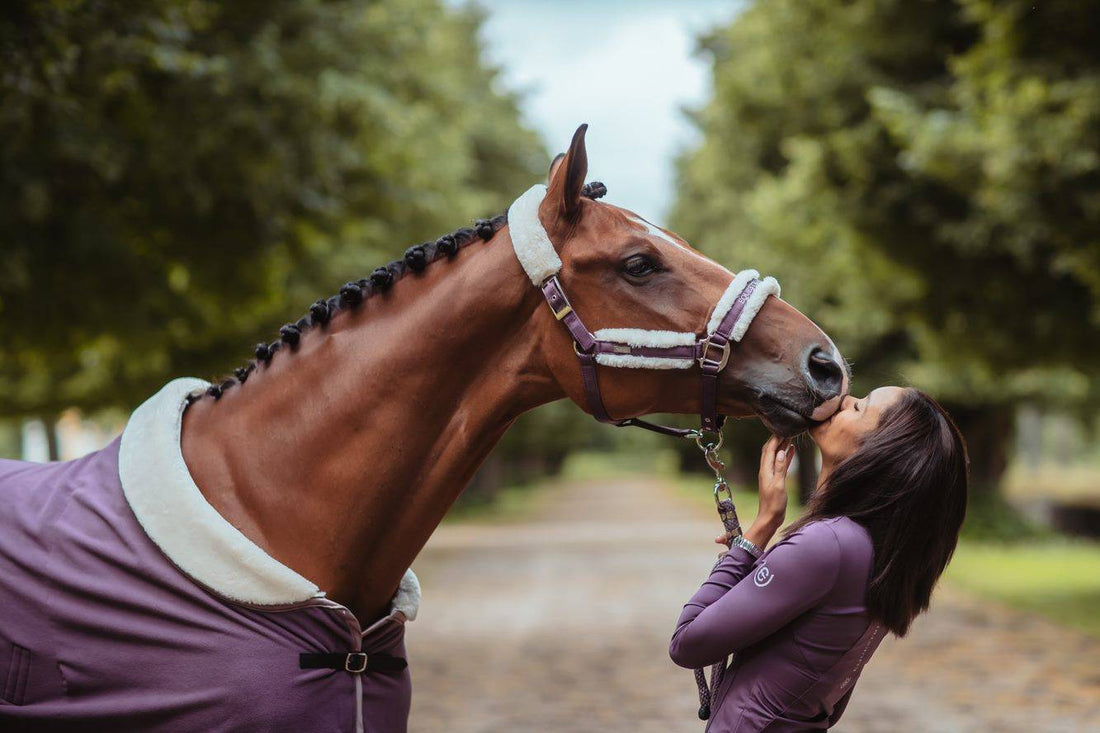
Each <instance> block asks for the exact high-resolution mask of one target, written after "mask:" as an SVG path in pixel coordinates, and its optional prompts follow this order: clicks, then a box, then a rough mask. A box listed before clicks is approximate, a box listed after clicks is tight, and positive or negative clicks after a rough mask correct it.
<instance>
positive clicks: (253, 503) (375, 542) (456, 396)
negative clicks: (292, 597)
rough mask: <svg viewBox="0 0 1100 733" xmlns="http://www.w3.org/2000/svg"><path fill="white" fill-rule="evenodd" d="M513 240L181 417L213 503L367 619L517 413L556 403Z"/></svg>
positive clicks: (366, 306)
mask: <svg viewBox="0 0 1100 733" xmlns="http://www.w3.org/2000/svg"><path fill="white" fill-rule="evenodd" d="M539 303H540V300H539V297H538V293H537V291H536V290H535V289H534V288H532V287H531V285H530V283H529V281H528V280H527V278H526V276H525V275H524V273H523V271H522V270H521V268H520V267H519V264H518V262H517V261H516V259H515V256H514V254H513V253H512V248H511V243H510V242H509V240H508V236H507V230H504V231H502V232H501V233H500V234H498V235H497V236H496V238H495V239H494V241H493V242H492V243H491V244H484V243H475V244H472V245H470V246H468V247H465V248H463V250H462V251H461V252H460V253H459V254H458V256H457V258H456V259H455V260H454V261H452V262H445V261H440V262H436V263H434V264H432V265H431V266H429V267H428V268H427V270H426V271H425V272H424V273H423V274H421V275H418V276H407V277H406V278H405V279H403V280H401V281H400V282H398V283H397V284H396V285H395V286H394V287H393V289H392V290H391V291H390V292H389V293H386V294H384V295H375V296H374V297H372V298H370V299H368V300H367V301H365V302H364V303H363V304H362V305H361V306H359V308H358V309H357V310H356V311H354V312H344V313H341V314H340V315H339V316H337V317H335V318H334V319H333V320H332V322H331V323H330V324H329V326H328V327H327V328H326V329H325V330H324V331H321V330H318V329H311V330H308V331H307V332H306V333H305V334H304V335H303V337H302V341H301V344H300V345H299V347H298V348H297V350H296V351H295V352H293V353H291V352H289V350H284V351H281V352H279V353H278V354H277V355H276V356H275V358H274V360H273V361H272V362H271V364H270V365H269V366H268V367H266V368H263V369H259V370H257V371H256V372H255V373H254V374H253V375H252V376H251V377H249V379H248V381H247V383H246V384H245V385H244V386H242V387H237V388H232V389H230V390H227V392H226V394H225V396H224V397H222V398H221V400H219V401H217V402H214V401H213V400H212V399H210V398H205V399H203V400H200V401H199V402H196V403H195V404H194V405H192V407H191V408H190V409H189V410H188V411H187V413H186V415H185V420H184V432H183V450H184V457H185V459H186V461H187V464H188V467H189V468H190V470H191V473H192V474H193V476H194V478H195V481H196V483H197V484H198V486H199V488H200V490H202V492H203V494H204V495H205V496H206V497H207V499H208V500H209V501H210V502H211V503H212V504H213V505H214V507H215V508H217V509H218V510H219V511H220V512H221V513H222V514H223V516H225V517H226V518H227V519H228V520H229V521H230V522H232V523H233V524H235V525H236V526H237V527H238V528H239V529H240V530H241V531H242V532H244V533H245V535H247V536H248V537H249V538H251V539H252V540H254V541H255V542H257V544H259V545H260V546H261V547H263V548H264V549H266V550H267V551H268V552H269V553H270V554H271V555H273V556H274V557H275V558H276V559H278V560H280V561H282V562H283V563H284V564H286V565H288V566H289V567H291V568H293V569H295V570H297V571H298V572H299V573H300V574H302V575H304V576H305V577H307V578H309V579H310V580H312V581H313V582H315V583H317V584H318V585H319V586H320V587H321V588H322V589H324V590H325V591H327V592H328V594H329V596H330V597H332V598H334V599H336V600H338V601H340V602H343V603H345V604H346V605H348V606H350V607H351V608H352V609H353V610H355V611H356V612H357V613H359V614H361V615H362V616H364V617H367V618H373V617H374V616H375V615H377V614H378V613H380V612H382V611H383V610H384V609H385V607H386V604H387V602H388V600H389V598H390V596H391V595H392V593H393V591H394V590H395V588H396V587H397V584H398V581H399V580H400V578H401V575H402V573H403V572H404V570H405V568H407V567H408V565H409V564H410V563H411V562H412V560H413V558H414V557H415V556H416V554H417V553H418V552H419V551H420V549H421V548H422V547H423V545H424V543H425V542H427V539H428V537H429V536H430V535H431V533H432V530H434V529H435V527H436V526H437V525H438V524H439V522H440V520H441V519H442V518H443V515H444V514H445V513H446V511H447V510H448V509H449V508H450V506H451V504H452V503H453V502H454V500H455V499H456V498H457V497H458V494H459V493H460V492H461V491H462V489H463V488H464V487H465V485H466V484H467V482H468V481H469V479H470V478H471V477H472V475H473V473H474V471H475V470H476V469H477V467H478V465H479V464H480V463H481V462H482V460H483V459H484V458H485V456H486V455H487V454H488V453H489V451H490V450H491V449H492V447H493V446H494V445H495V444H496V442H497V441H498V440H499V439H500V437H501V435H503V433H504V431H505V430H506V429H507V427H508V426H509V425H510V424H511V422H512V421H513V420H514V419H515V418H516V417H517V416H518V415H519V414H520V413H522V412H523V411H525V410H528V409H530V408H532V407H534V406H536V405H538V404H541V403H543V402H547V401H550V400H552V399H556V398H558V397H560V396H561V394H560V392H559V389H558V388H557V387H556V385H555V383H554V382H553V381H552V380H551V379H550V377H549V374H548V371H547V369H546V368H545V366H544V364H543V361H542V359H541V357H540V350H539V345H538V344H537V343H536V335H535V334H536V331H535V329H534V328H532V327H530V325H529V321H530V319H531V317H532V315H533V314H534V312H535V309H536V308H537V307H538V306H539Z"/></svg>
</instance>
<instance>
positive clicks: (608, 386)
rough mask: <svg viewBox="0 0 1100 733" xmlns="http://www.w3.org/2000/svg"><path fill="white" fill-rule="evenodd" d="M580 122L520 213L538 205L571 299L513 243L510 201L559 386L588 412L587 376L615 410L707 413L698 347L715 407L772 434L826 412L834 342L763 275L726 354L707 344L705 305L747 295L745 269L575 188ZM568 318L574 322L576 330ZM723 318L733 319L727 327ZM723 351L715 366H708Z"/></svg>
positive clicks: (830, 405)
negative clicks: (759, 422)
mask: <svg viewBox="0 0 1100 733" xmlns="http://www.w3.org/2000/svg"><path fill="white" fill-rule="evenodd" d="M585 129H586V126H582V127H581V128H579V129H578V130H577V133H576V134H575V135H574V137H573V142H572V144H571V145H570V149H569V152H568V153H566V154H565V156H564V157H562V158H559V159H558V160H557V161H555V164H554V165H553V166H552V167H551V171H550V178H549V186H548V187H547V189H546V193H545V196H544V197H542V194H541V191H539V192H536V194H537V196H536V197H535V198H533V199H532V201H533V202H534V203H533V204H531V203H529V204H528V207H527V208H528V216H529V218H530V220H531V221H532V222H534V217H535V216H536V213H537V219H538V221H537V222H534V223H533V224H531V225H530V226H531V227H533V228H534V229H536V230H537V229H539V228H538V227H537V224H538V223H541V225H542V230H545V235H548V238H549V243H550V244H552V246H553V249H554V250H555V251H556V254H557V256H558V258H560V263H556V265H557V266H558V267H560V270H559V271H558V275H557V280H558V281H559V282H560V286H561V290H562V291H564V292H565V293H567V294H568V299H569V301H571V303H569V304H564V303H557V304H556V300H555V299H556V298H558V296H557V294H556V292H555V291H554V288H553V286H551V287H550V289H549V290H548V289H547V283H548V281H549V276H547V274H546V273H549V272H551V271H552V270H553V265H551V266H546V263H544V262H543V261H542V260H540V259H539V255H538V253H537V252H536V253H535V254H532V252H531V251H524V249H523V248H524V247H527V248H528V250H530V248H531V245H530V244H529V243H528V242H525V241H522V240H524V239H525V238H526V239H531V238H532V237H534V236H535V235H534V234H532V233H531V232H530V231H527V232H525V231H522V230H521V225H523V222H521V221H520V219H521V218H522V217H523V215H524V211H523V210H522V209H523V204H522V203H521V202H523V201H524V199H523V198H521V199H520V200H518V201H517V203H516V204H515V205H513V208H512V210H511V211H510V212H509V226H510V228H511V229H512V230H513V240H514V243H515V244H516V247H517V254H519V255H521V262H523V264H524V268H525V269H526V270H527V272H528V274H529V275H530V276H531V279H532V281H534V282H535V283H536V284H537V285H541V286H542V287H543V290H544V294H545V295H546V297H547V299H548V300H549V301H550V303H551V309H542V310H543V312H544V314H545V317H543V316H539V317H538V318H537V319H536V320H537V323H538V326H537V327H538V328H539V330H540V334H539V335H540V337H541V339H542V343H543V344H544V354H545V358H546V359H547V361H548V364H549V367H550V371H551V372H552V373H553V375H554V378H555V379H556V380H557V381H558V382H559V384H560V385H561V387H562V389H563V390H564V391H565V393H566V394H567V395H568V396H569V397H570V398H571V399H573V400H574V401H575V402H576V403H577V404H579V405H580V406H581V407H583V408H584V409H586V410H587V411H589V412H593V413H598V412H599V406H598V405H593V397H592V395H593V387H592V385H591V381H592V379H593V377H594V375H595V374H597V373H598V383H599V386H598V388H597V389H596V394H597V395H602V401H603V404H604V405H605V406H606V412H607V413H610V414H611V415H613V416H614V417H615V418H617V419H619V418H625V417H631V416H636V415H643V414H647V413H652V412H673V413H699V412H701V411H704V412H705V403H706V401H707V400H706V398H705V397H704V395H703V393H704V390H703V389H702V388H701V381H702V380H701V374H700V371H701V368H700V361H699V357H701V356H702V357H704V358H705V359H707V358H709V359H710V360H711V369H712V371H715V372H717V378H716V379H715V380H714V381H713V385H714V391H715V393H716V394H715V395H714V397H715V402H716V404H717V409H718V411H720V412H721V413H722V414H725V415H730V416H748V415H752V414H755V415H758V416H759V417H761V418H762V419H763V421H764V422H765V424H766V425H767V426H768V427H769V428H770V429H772V430H773V431H775V432H777V433H779V434H781V435H785V436H790V435H795V434H797V433H800V432H802V431H803V430H805V429H806V428H807V427H809V426H810V425H811V424H812V423H813V422H814V421H816V420H823V419H825V418H827V417H829V416H830V415H831V414H832V413H833V412H835V410H836V408H837V406H838V405H839V403H840V400H841V398H842V397H843V395H844V394H846V393H847V391H848V374H847V370H846V368H845V366H844V362H843V360H842V359H841V356H840V353H839V351H838V350H837V349H836V347H835V346H834V345H833V343H832V341H831V340H830V339H829V337H828V336H826V335H825V333H823V332H822V330H821V329H820V328H818V327H817V326H816V325H815V324H814V323H813V322H812V321H810V319H808V318H806V316H804V315H802V314H801V313H799V312H798V311H797V310H796V309H795V308H793V307H792V306H790V305H788V304H787V303H786V302H784V301H783V300H780V299H779V298H778V297H768V293H769V292H771V293H773V294H775V291H776V290H777V288H772V286H773V285H774V281H771V280H770V278H769V279H768V280H765V281H764V282H763V283H758V285H760V287H758V288H757V290H758V291H759V292H756V294H755V297H751V292H752V291H751V289H750V290H749V291H748V292H749V293H750V297H748V299H747V306H746V313H745V316H746V317H743V318H742V321H743V323H741V324H740V331H739V330H738V329H737V328H733V329H732V330H733V333H732V334H729V335H731V339H730V341H731V343H730V344H729V350H728V353H724V349H722V348H718V347H717V346H714V345H713V344H712V345H711V346H710V347H707V346H706V341H705V339H706V337H707V335H708V333H713V332H714V330H715V325H716V319H715V318H714V317H713V314H714V313H715V311H716V309H718V311H719V314H718V318H719V319H720V318H721V316H722V314H723V313H724V312H725V311H726V310H729V308H730V303H732V302H733V301H734V300H735V299H736V298H737V296H738V295H742V296H744V294H743V293H742V290H741V288H742V285H743V284H744V283H746V282H749V281H750V280H751V275H750V274H748V273H743V274H742V275H739V276H738V277H737V281H736V282H735V276H734V274H733V273H732V272H730V271H729V270H727V269H726V268H724V267H722V266H721V265H719V264H718V263H716V262H714V261H712V260H710V259H708V258H707V257H704V256H703V255H701V254H700V253H698V252H697V251H695V250H694V249H692V248H691V247H690V246H689V245H688V244H687V243H686V242H684V241H683V240H682V239H680V238H679V237H677V236H676V235H674V234H672V233H670V232H666V231H664V230H662V229H660V228H658V227H656V226H654V225H653V224H650V223H649V222H647V221H646V220H645V219H643V218H642V217H640V216H638V215H637V214H634V213H633V212H630V211H627V210H626V209H622V208H619V207H617V206H613V205H610V204H607V203H603V202H599V201H596V200H594V198H591V197H589V196H586V195H585V194H586V191H585V188H584V182H585V177H586V174H587V171H588V158H587V154H586V152H585V146H584V133H585ZM529 193H531V192H529ZM587 193H591V192H587ZM539 197H541V203H539ZM535 207H537V209H536V208H535ZM540 231H541V230H540ZM536 234H538V236H539V237H543V241H544V242H545V237H544V236H543V235H542V234H540V233H539V232H536ZM549 246H550V245H546V247H547V250H548V249H549ZM553 255H554V252H549V251H547V253H546V257H544V258H543V259H547V258H550V259H554V260H556V259H557V258H554V257H553ZM525 260H526V261H525ZM740 300H741V301H745V297H742V298H741V299H740ZM741 305H745V303H744V302H742V303H741V304H740V305H738V306H735V311H734V315H736V309H737V308H739V307H740V306H741ZM570 306H571V308H570ZM551 311H553V312H551ZM570 312H571V314H572V315H571V314H570ZM753 312H755V317H754V316H753ZM555 315H557V316H558V318H557V319H556V318H555V317H554V316H555ZM578 316H579V318H580V319H583V325H580V332H582V333H581V338H580V339H578V338H577V334H578V332H579V331H578V329H577V324H578V323H580V321H579V320H577V317H578ZM559 320H562V321H564V322H565V324H566V326H568V330H567V329H566V328H562V325H561V324H560V323H559V322H558V321H559ZM732 320H733V318H732V316H731V324H732ZM570 321H572V325H570ZM750 324H751V325H750ZM745 326H749V327H748V329H747V331H744V327H745ZM589 329H590V331H589V333H594V334H595V338H596V339H598V340H599V341H600V342H601V343H600V344H598V348H588V347H586V346H585V344H583V343H581V342H582V341H584V338H585V337H584V336H583V332H584V331H587V330H589ZM729 330H731V329H727V333H728V331H729ZM742 331H743V333H742ZM571 332H572V333H571ZM738 339H740V340H739V341H738ZM571 342H573V343H571ZM620 344H621V346H620ZM719 345H720V344H719ZM585 351H590V352H592V353H591V355H589V357H588V358H589V364H590V367H589V369H588V370H587V371H588V373H587V374H584V373H583V371H582V368H581V367H579V366H578V355H579V356H580V358H581V362H582V364H583V362H584V360H585V358H586V355H585V353H584V352H585ZM597 352H598V353H597ZM727 355H728V361H726V362H725V363H724V368H721V367H718V368H715V367H716V366H717V365H718V364H719V363H722V357H724V356H727ZM593 361H595V362H598V363H599V365H600V368H599V369H598V370H596V369H595V367H594V366H591V364H592V362H593ZM586 379H587V380H588V382H589V384H588V385H586V383H585V382H586ZM597 400H598V398H597ZM597 416H599V415H598V414H597Z"/></svg>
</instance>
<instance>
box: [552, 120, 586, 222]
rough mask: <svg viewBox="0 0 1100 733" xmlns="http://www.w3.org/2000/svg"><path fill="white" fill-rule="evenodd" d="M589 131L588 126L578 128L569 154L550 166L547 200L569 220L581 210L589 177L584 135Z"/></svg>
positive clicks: (556, 159) (559, 157) (560, 157)
mask: <svg viewBox="0 0 1100 733" xmlns="http://www.w3.org/2000/svg"><path fill="white" fill-rule="evenodd" d="M587 130H588V125H587V124H584V125H581V126H580V127H578V128H577V131H576V132H575V133H573V141H572V142H571V143H570V144H569V152H567V153H566V154H565V156H564V157H563V156H558V157H556V158H554V162H553V163H551V164H550V185H549V189H548V190H547V193H546V198H547V200H549V201H551V202H553V203H554V204H555V205H556V206H557V208H558V211H559V212H560V213H561V215H562V216H564V217H565V218H567V219H573V218H575V217H576V215H577V214H578V213H579V212H580V210H581V192H582V191H583V190H584V179H585V177H586V176H587V175H588V152H587V151H586V150H585V147H584V133H585V132H586V131H587Z"/></svg>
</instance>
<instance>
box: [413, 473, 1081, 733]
mask: <svg viewBox="0 0 1100 733" xmlns="http://www.w3.org/2000/svg"><path fill="white" fill-rule="evenodd" d="M703 484H705V481H703V482H701V485H700V491H706V490H707V487H706V486H705V485H703ZM535 502H536V505H535V506H534V507H533V509H532V512H531V514H530V515H529V518H528V519H524V520H521V521H514V522H509V523H495V522H494V523H484V524H453V525H447V526H444V527H443V528H441V529H440V530H439V531H438V532H437V533H436V534H435V536H434V537H433V538H432V540H431V542H430V543H429V544H428V546H427V548H425V550H424V552H423V553H422V554H421V556H420V557H419V558H418V559H417V561H416V564H415V566H414V567H415V569H416V571H417V573H418V574H419V575H420V579H421V582H422V583H423V586H424V605H423V608H422V610H421V613H420V617H419V618H418V619H417V621H416V622H415V623H412V624H410V625H409V627H408V629H409V633H408V644H409V656H410V661H411V664H412V670H413V680H414V694H413V709H412V718H411V721H410V728H411V730H412V731H413V732H414V733H438V732H439V731H455V732H458V733H465V732H469V733H474V732H479V733H480V732H490V731H492V732H496V731H631V732H635V731H637V732H641V733H645V732H650V731H651V732H653V733H666V732H672V731H694V732H698V731H701V730H702V724H701V723H700V722H699V721H698V720H697V719H696V718H695V709H696V707H697V705H698V703H697V700H696V697H695V685H694V683H693V681H692V678H691V674H690V673H689V672H686V671H684V670H682V669H679V668H677V667H676V666H674V665H673V664H672V662H670V661H669V659H668V653H667V644H668V637H669V635H670V634H671V632H672V627H673V624H674V623H675V620H676V617H677V615H678V614H679V612H680V607H681V605H682V604H683V602H684V601H685V600H687V598H688V597H689V596H690V595H691V594H692V593H693V592H694V591H695V589H696V588H697V587H698V585H699V583H700V582H701V581H702V579H703V578H704V577H705V575H706V572H707V571H708V570H709V568H710V566H711V564H712V563H713V561H714V558H715V549H716V548H714V549H712V548H713V546H712V545H708V543H709V541H710V539H709V538H711V537H713V536H714V535H715V534H716V533H717V526H718V525H717V521H718V520H717V518H716V517H713V516H711V515H709V514H708V513H706V512H705V511H703V510H702V509H701V508H700V507H698V506H696V505H694V504H692V503H690V502H684V501H682V500H679V499H677V498H675V497H674V496H673V494H672V492H671V490H670V489H667V488H666V487H665V486H663V485H661V484H660V483H658V482H655V481H646V480H639V479H620V480H616V481H601V482H597V483H589V484H585V483H572V484H563V485H561V486H558V487H555V488H553V489H551V490H547V491H545V492H541V493H540V494H539V495H538V496H537V497H536V499H535ZM838 730H841V731H989V730H997V731H1006V732H1010V733H1011V732H1013V731H1021V732H1023V731H1028V732H1029V733H1030V731H1036V730H1041V731H1087V730H1093V731H1100V640H1096V639H1092V638H1090V637H1087V636H1085V635H1082V634H1078V633H1074V632H1071V631H1066V630H1063V629H1061V628H1058V627H1055V626H1053V625H1051V624H1048V623H1046V622H1043V621H1041V620H1038V619H1035V618H1033V617H1030V616H1027V615H1024V614H1020V613H1016V612H1013V611H1010V610H1008V609H1004V608H998V607H991V606H990V605H988V604H979V603H977V602H975V601H973V600H972V599H970V598H969V597H967V596H965V595H963V594H960V593H958V592H952V590H951V589H950V588H948V589H945V590H943V591H941V592H939V593H938V595H937V597H936V599H935V602H934V606H933V609H932V611H930V612H929V613H928V614H926V616H924V617H922V618H921V619H920V620H918V622H917V623H916V624H915V626H914V629H913V631H912V632H911V634H910V636H909V638H907V639H905V640H903V641H894V640H892V639H888V640H887V641H885V642H884V643H883V646H882V647H881V648H880V650H879V652H878V654H876V656H875V658H874V659H873V660H872V661H871V663H870V664H869V665H868V667H867V669H866V671H865V672H864V675H863V678H862V680H861V682H860V684H859V686H858V688H857V690H856V693H855V695H854V697H853V700H852V703H851V705H849V707H848V710H847V712H846V713H845V716H844V719H843V721H842V722H841V724H840V726H838Z"/></svg>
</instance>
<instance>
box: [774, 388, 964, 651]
mask: <svg viewBox="0 0 1100 733" xmlns="http://www.w3.org/2000/svg"><path fill="white" fill-rule="evenodd" d="M968 465H969V460H968V458H967V455H966V443H965V442H964V441H963V437H962V433H960V432H959V429H958V427H956V425H955V423H954V421H952V419H951V416H950V415H948V414H947V411H946V410H944V409H943V407H941V406H940V405H939V403H937V402H936V401H935V400H934V399H932V398H931V397H929V396H928V395H926V394H924V393H923V392H920V391H918V390H915V389H907V390H905V392H904V393H903V394H902V396H901V398H900V399H899V400H898V402H897V403H896V404H894V405H891V406H890V407H889V408H888V409H887V410H885V411H884V412H883V413H882V417H881V418H880V420H879V424H878V427H876V428H875V429H874V430H873V431H872V432H871V433H870V434H869V435H867V436H866V437H865V438H864V439H863V442H862V443H861V445H860V447H859V448H858V449H857V450H856V452H855V453H853V454H852V455H851V456H849V457H848V458H846V459H844V460H843V461H842V462H841V463H840V464H839V465H838V466H837V467H836V468H835V469H833V472H832V473H831V474H830V475H829V476H827V477H826V479H825V481H824V483H823V484H822V486H821V487H820V488H819V489H818V491H817V492H816V493H815V494H814V496H813V497H812V498H811V499H810V503H809V505H808V507H807V511H806V514H805V515H804V516H803V517H802V518H800V519H799V520H798V521H797V522H795V524H794V525H792V526H791V528H790V529H789V530H788V531H787V534H790V533H792V532H794V531H796V530H797V529H799V528H801V527H803V526H805V525H806V524H809V523H810V522H814V521H817V520H820V519H827V518H830V517H839V516H845V517H850V518H851V519H852V520H854V521H855V522H858V523H859V524H861V525H863V527H865V528H866V529H867V532H868V533H869V534H870V535H871V541H872V542H873V544H874V548H875V561H874V570H873V572H872V574H871V582H870V585H869V586H868V588H867V609H868V611H869V612H870V614H871V616H872V618H874V619H876V620H877V621H879V622H881V623H882V624H883V625H884V626H886V628H888V629H889V630H890V631H892V632H894V633H895V634H897V635H898V636H905V634H906V632H907V631H908V630H909V625H910V624H911V623H912V621H913V619H914V618H916V617H917V615H918V614H920V613H921V612H922V611H924V610H925V609H927V608H928V603H929V601H930V599H931V597H932V588H933V587H935V585H936V581H937V580H939V577H940V575H941V574H942V573H943V570H944V568H946V567H947V563H948V561H949V560H950V559H951V555H952V554H953V553H954V552H955V545H956V544H957V542H958V539H959V529H960V528H961V527H962V523H963V518H964V517H965V515H966V496H967V487H968V484H969V476H968V470H967V469H968Z"/></svg>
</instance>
